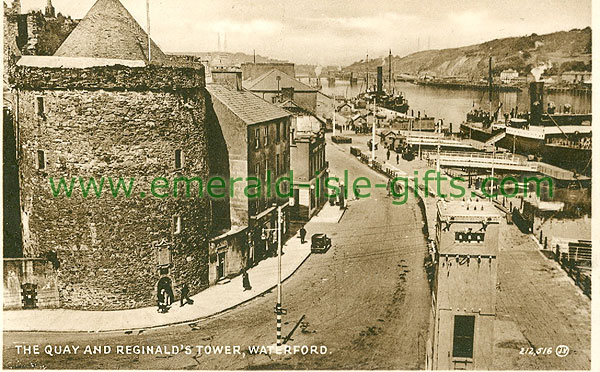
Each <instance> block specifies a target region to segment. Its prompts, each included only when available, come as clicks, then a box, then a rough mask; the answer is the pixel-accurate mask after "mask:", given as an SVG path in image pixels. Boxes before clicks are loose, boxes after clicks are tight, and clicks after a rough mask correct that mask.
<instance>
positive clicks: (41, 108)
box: [36, 96, 46, 118]
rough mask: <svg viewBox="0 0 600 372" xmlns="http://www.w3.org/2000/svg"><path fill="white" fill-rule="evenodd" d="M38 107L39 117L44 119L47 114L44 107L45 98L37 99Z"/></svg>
mask: <svg viewBox="0 0 600 372" xmlns="http://www.w3.org/2000/svg"><path fill="white" fill-rule="evenodd" d="M36 106H37V107H36V111H37V115H38V116H39V117H41V118H44V117H45V114H46V108H45V107H44V97H42V96H37V97H36Z"/></svg>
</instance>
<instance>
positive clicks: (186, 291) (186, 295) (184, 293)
mask: <svg viewBox="0 0 600 372" xmlns="http://www.w3.org/2000/svg"><path fill="white" fill-rule="evenodd" d="M185 304H190V305H193V304H194V300H192V299H191V298H190V287H189V286H188V285H187V283H185V284H184V285H183V287H181V299H180V307H181V306H183V305H185Z"/></svg>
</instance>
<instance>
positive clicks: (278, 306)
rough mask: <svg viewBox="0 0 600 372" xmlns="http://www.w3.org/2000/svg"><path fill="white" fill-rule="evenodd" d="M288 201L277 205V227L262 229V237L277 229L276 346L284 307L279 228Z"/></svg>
mask: <svg viewBox="0 0 600 372" xmlns="http://www.w3.org/2000/svg"><path fill="white" fill-rule="evenodd" d="M289 204H290V202H289V201H288V202H286V203H285V204H282V205H280V206H278V207H277V228H276V229H266V228H265V229H263V237H265V236H266V232H267V231H269V232H273V231H274V230H277V304H276V305H275V314H276V315H277V346H278V347H279V346H281V345H282V343H283V342H282V337H281V316H282V315H284V314H285V312H286V311H285V309H283V308H282V307H281V248H282V241H281V228H282V226H283V208H285V207H287V206H288V205H289Z"/></svg>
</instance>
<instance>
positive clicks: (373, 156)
mask: <svg viewBox="0 0 600 372" xmlns="http://www.w3.org/2000/svg"><path fill="white" fill-rule="evenodd" d="M376 107H377V99H376V98H373V137H372V138H371V160H372V161H375V120H376V119H377V116H376V115H375V110H376Z"/></svg>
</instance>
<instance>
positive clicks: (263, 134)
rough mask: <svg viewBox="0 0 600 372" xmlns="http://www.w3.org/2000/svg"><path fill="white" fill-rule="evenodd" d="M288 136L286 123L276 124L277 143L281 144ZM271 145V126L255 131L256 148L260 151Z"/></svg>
mask: <svg viewBox="0 0 600 372" xmlns="http://www.w3.org/2000/svg"><path fill="white" fill-rule="evenodd" d="M287 136H288V128H287V126H286V125H285V121H282V122H280V123H276V124H275V143H279V142H281V140H282V138H283V139H285V138H287ZM268 145H269V125H267V126H264V127H262V128H256V129H254V148H255V149H259V148H261V146H262V147H266V146H268Z"/></svg>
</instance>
